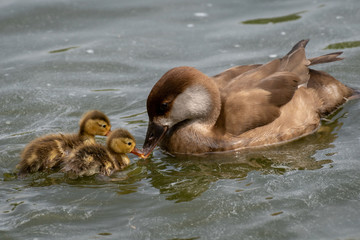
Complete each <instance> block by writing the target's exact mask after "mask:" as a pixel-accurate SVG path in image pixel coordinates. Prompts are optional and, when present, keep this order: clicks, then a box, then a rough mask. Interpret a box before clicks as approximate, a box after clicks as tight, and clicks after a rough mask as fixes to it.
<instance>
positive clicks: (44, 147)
mask: <svg viewBox="0 0 360 240" xmlns="http://www.w3.org/2000/svg"><path fill="white" fill-rule="evenodd" d="M79 125H80V130H79V132H78V133H77V134H61V133H59V134H51V135H46V136H43V137H39V138H37V139H35V140H33V141H32V142H30V143H29V144H28V145H27V146H26V147H25V149H24V151H23V152H22V154H21V161H20V163H19V164H18V165H17V166H16V167H17V169H19V172H18V175H19V176H24V175H26V174H28V173H34V172H38V171H44V170H49V169H55V168H56V167H59V164H60V162H61V160H62V159H63V158H64V157H65V156H66V155H68V154H69V153H70V152H71V151H72V150H73V149H75V148H76V147H78V146H80V145H82V144H91V143H95V135H101V136H107V135H108V134H109V133H110V129H111V124H110V120H109V118H108V117H107V116H106V115H105V114H104V113H102V112H100V111H97V110H93V111H89V112H87V113H85V114H84V115H83V117H82V118H81V120H80V122H79Z"/></svg>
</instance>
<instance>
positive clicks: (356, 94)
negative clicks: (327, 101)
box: [347, 88, 360, 100]
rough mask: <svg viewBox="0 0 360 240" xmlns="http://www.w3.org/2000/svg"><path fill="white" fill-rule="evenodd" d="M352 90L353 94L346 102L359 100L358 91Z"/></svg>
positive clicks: (359, 94) (359, 92) (359, 91)
mask: <svg viewBox="0 0 360 240" xmlns="http://www.w3.org/2000/svg"><path fill="white" fill-rule="evenodd" d="M352 90H353V94H352V95H351V96H350V97H348V99H347V100H354V99H359V98H360V90H359V89H354V88H352Z"/></svg>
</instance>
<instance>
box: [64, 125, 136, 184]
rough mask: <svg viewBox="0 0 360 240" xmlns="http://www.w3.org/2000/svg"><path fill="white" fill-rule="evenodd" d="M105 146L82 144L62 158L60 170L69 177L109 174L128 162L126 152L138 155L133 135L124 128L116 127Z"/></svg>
mask: <svg viewBox="0 0 360 240" xmlns="http://www.w3.org/2000/svg"><path fill="white" fill-rule="evenodd" d="M106 145H107V146H106V147H105V146H103V145H101V144H96V143H94V144H88V145H86V144H83V145H81V146H79V147H78V148H77V149H75V150H74V151H73V152H71V153H70V155H69V156H67V157H66V158H65V159H64V162H63V164H62V168H61V170H60V171H61V172H64V173H67V174H68V175H69V176H70V177H71V178H76V177H83V176H92V175H94V174H101V175H104V176H110V175H111V174H112V173H113V172H114V171H117V170H121V169H124V168H125V167H127V166H128V165H129V164H130V159H129V157H128V156H127V155H126V154H127V153H134V154H136V155H138V152H137V151H138V149H137V148H136V147H135V146H136V141H135V139H134V137H133V136H132V135H131V134H130V133H129V132H128V131H127V130H125V129H121V128H120V129H116V130H114V131H113V132H111V134H110V136H109V137H108V139H107V143H106Z"/></svg>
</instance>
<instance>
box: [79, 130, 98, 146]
mask: <svg viewBox="0 0 360 240" xmlns="http://www.w3.org/2000/svg"><path fill="white" fill-rule="evenodd" d="M78 136H79V138H80V140H81V141H83V142H85V143H95V136H94V135H92V134H87V133H85V132H84V131H81V130H80V131H79V133H78Z"/></svg>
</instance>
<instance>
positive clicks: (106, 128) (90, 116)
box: [79, 110, 111, 136]
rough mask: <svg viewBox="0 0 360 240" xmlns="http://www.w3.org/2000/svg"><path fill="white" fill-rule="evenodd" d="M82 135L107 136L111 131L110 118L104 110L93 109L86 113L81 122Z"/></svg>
mask: <svg viewBox="0 0 360 240" xmlns="http://www.w3.org/2000/svg"><path fill="white" fill-rule="evenodd" d="M79 125H80V132H79V133H80V135H90V136H95V135H101V136H107V135H108V134H109V133H110V132H111V131H110V130H111V124H110V120H109V118H108V117H107V116H106V115H105V114H104V113H102V112H100V111H97V110H93V111H89V112H87V113H85V114H84V115H83V117H82V118H81V120H80V122H79Z"/></svg>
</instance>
